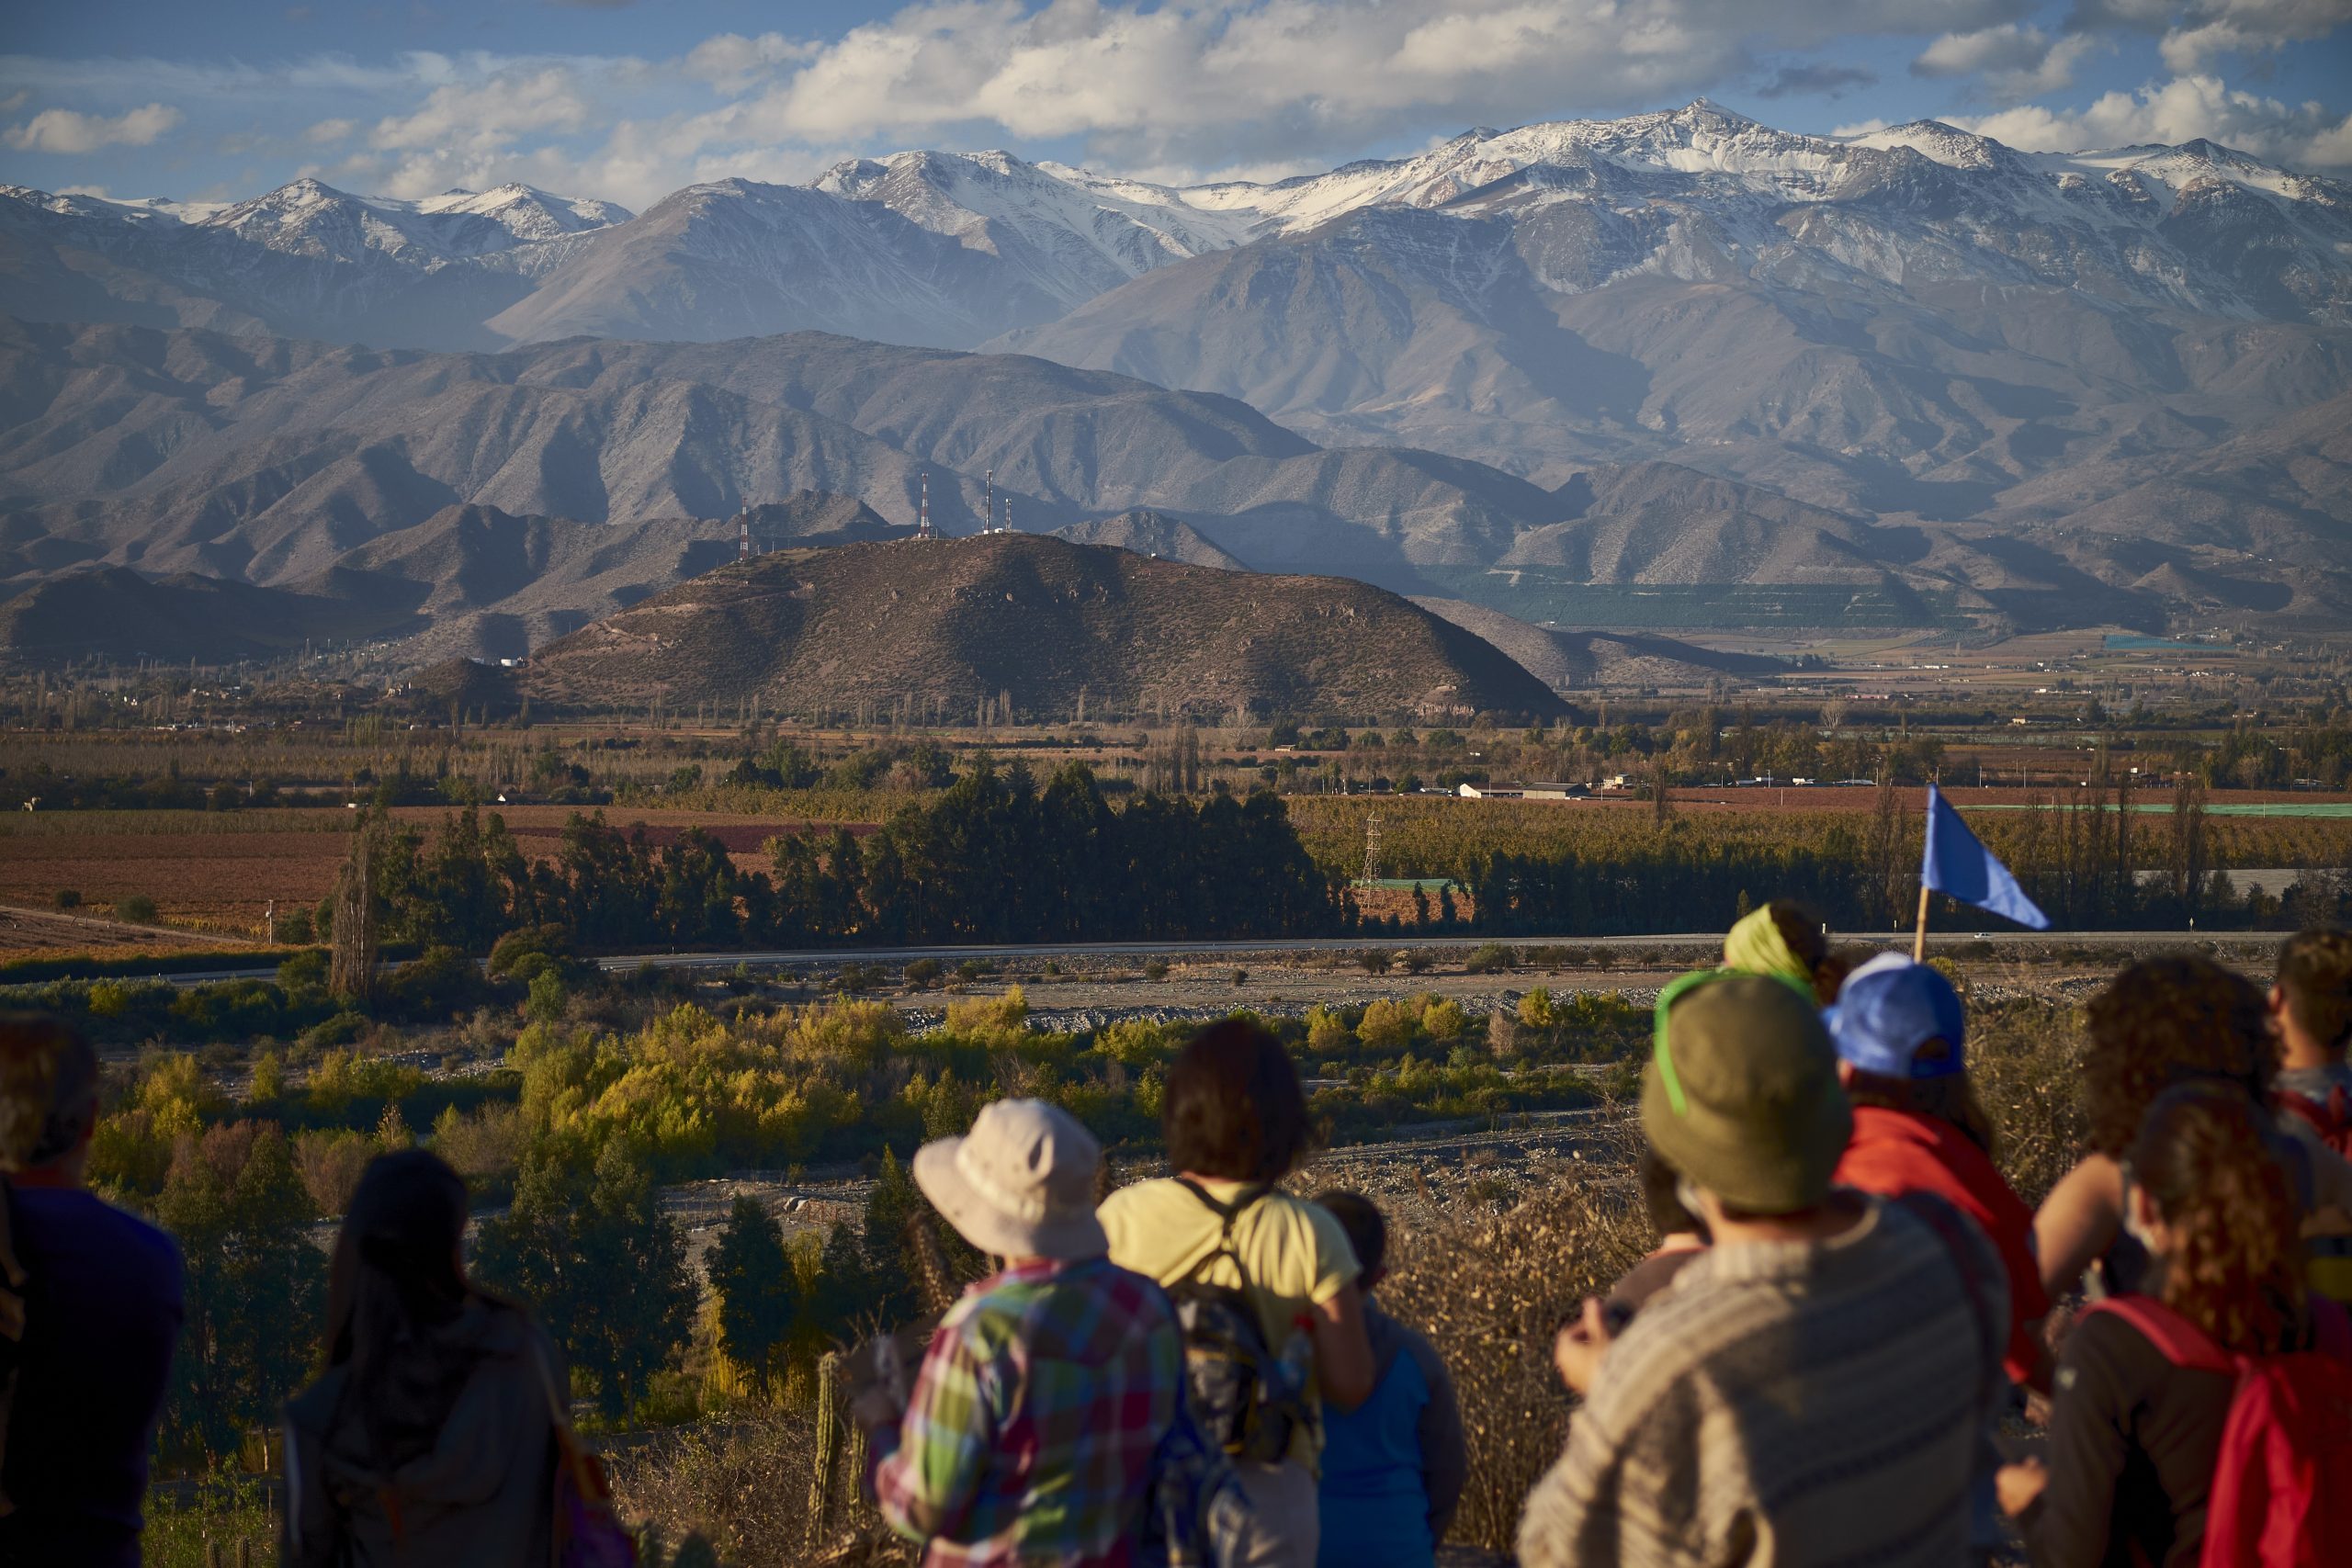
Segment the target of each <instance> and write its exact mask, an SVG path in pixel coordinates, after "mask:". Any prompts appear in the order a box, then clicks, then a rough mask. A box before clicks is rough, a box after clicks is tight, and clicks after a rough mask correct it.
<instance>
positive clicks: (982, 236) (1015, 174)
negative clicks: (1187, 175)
mask: <svg viewBox="0 0 2352 1568" xmlns="http://www.w3.org/2000/svg"><path fill="white" fill-rule="evenodd" d="M815 188H816V189H818V190H820V191H823V192H825V193H826V194H827V195H830V196H837V197H842V198H843V199H845V200H848V201H854V202H873V203H876V204H877V205H879V206H882V207H886V208H888V209H890V210H891V211H893V212H896V213H897V214H899V216H900V217H902V218H904V219H906V220H909V221H910V222H912V223H914V224H916V225H918V226H919V227H921V228H923V229H926V230H928V231H931V232H932V233H934V234H940V235H944V236H945V237H947V238H949V239H952V240H954V241H955V242H956V243H957V244H959V245H961V246H963V247H964V248H966V249H967V250H970V251H976V252H979V253H982V254H987V255H991V256H994V257H996V258H998V260H999V261H1001V263H1003V264H1004V265H1005V267H1006V268H1007V269H1008V270H1009V271H1011V272H1012V274H1013V275H1014V276H1017V277H1018V278H1019V279H1020V280H1021V281H1023V282H1024V283H1026V284H1028V285H1029V286H1030V287H1032V288H1036V289H1038V290H1039V291H1041V292H1042V293H1044V294H1046V295H1047V296H1049V297H1050V298H1052V299H1057V300H1058V301H1060V303H1061V304H1062V305H1063V306H1064V307H1065V308H1067V307H1069V306H1071V305H1076V304H1079V303H1080V302H1082V301H1084V300H1087V299H1092V298H1093V297H1094V296H1095V295H1097V294H1100V293H1102V292H1103V290H1104V289H1106V288H1116V287H1117V286H1118V285H1120V284H1122V283H1125V282H1126V281H1127V280H1128V279H1129V278H1132V277H1138V276H1142V275H1143V274H1145V273H1147V272H1149V271H1151V270H1152V269H1153V268H1154V267H1157V266H1161V265H1166V264H1167V263H1169V262H1171V261H1182V260H1183V259H1184V258H1185V257H1187V256H1194V255H1199V254H1202V253H1203V252H1204V251H1212V250H1222V249H1224V248H1226V247H1227V246H1230V245H1237V244H1239V243H1242V242H1243V241H1244V240H1246V239H1248V238H1249V234H1250V228H1251V222H1250V220H1249V219H1247V218H1243V219H1240V220H1236V219H1234V218H1232V217H1229V216H1227V215H1225V214H1221V213H1216V212H1206V211H1201V210H1197V209H1194V208H1193V207H1192V206H1191V205H1190V204H1188V203H1187V202H1186V200H1185V199H1184V197H1183V195H1182V193H1181V192H1178V191H1175V190H1171V189H1169V188H1168V187H1166V186H1154V185H1148V184H1146V183H1144V182H1142V181H1137V180H1121V179H1112V178H1105V177H1103V176H1102V175H1093V174H1089V173H1088V172H1086V171H1085V170H1083V169H1073V168H1069V167H1068V166H1066V165H1062V164H1031V163H1028V162H1025V161H1024V160H1023V159H1020V158H1016V157H1014V156H1013V155H1012V154H1011V153H1010V152H900V153H898V154H896V155H894V156H892V157H889V158H887V159H884V160H882V161H880V162H876V161H874V160H871V159H854V160H851V161H849V162H846V163H842V164H835V165H834V166H833V167H832V168H831V169H829V170H827V171H826V172H825V173H824V174H823V175H820V176H819V178H818V179H817V180H816V182H815Z"/></svg>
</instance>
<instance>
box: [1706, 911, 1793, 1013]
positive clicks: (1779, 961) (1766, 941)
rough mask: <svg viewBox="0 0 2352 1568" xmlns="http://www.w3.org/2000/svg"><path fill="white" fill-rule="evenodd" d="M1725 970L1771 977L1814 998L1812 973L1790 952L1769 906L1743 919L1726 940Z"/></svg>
mask: <svg viewBox="0 0 2352 1568" xmlns="http://www.w3.org/2000/svg"><path fill="white" fill-rule="evenodd" d="M1724 968H1726V969H1736V970H1738V971H1740V973H1742V974H1744V975H1769V976H1771V977H1772V978H1773V979H1775V980H1785V981H1787V982H1788V983H1789V984H1790V985H1792V986H1794V987H1796V988H1797V989H1798V990H1800V991H1802V992H1804V994H1805V996H1806V997H1808V998H1810V997H1811V996H1812V995H1813V971H1812V970H1810V969H1808V968H1806V967H1805V964H1804V960H1803V959H1801V958H1799V957H1798V956H1797V955H1796V954H1795V953H1792V952H1790V951H1789V943H1788V939H1787V938H1786V937H1783V936H1782V935H1781V928H1780V926H1779V924H1778V923H1776V922H1775V921H1774V920H1773V919H1772V911H1771V908H1770V907H1769V906H1768V907H1766V908H1760V909H1757V910H1755V911H1753V912H1752V913H1749V914H1747V915H1743V916H1741V917H1740V920H1739V923H1738V924H1737V925H1736V926H1734V927H1732V928H1731V932H1730V934H1729V935H1727V936H1725V937H1724Z"/></svg>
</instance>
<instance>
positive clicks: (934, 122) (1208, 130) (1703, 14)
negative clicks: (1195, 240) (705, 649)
mask: <svg viewBox="0 0 2352 1568" xmlns="http://www.w3.org/2000/svg"><path fill="white" fill-rule="evenodd" d="M2030 9H2031V5H2030V0H1933V3H1931V0H1876V3H1870V0H1813V3H1811V4H1801V3H1799V0H1421V3H1419V4H1412V5H1407V4H1396V3H1385V4H1384V3H1381V0H1169V3H1167V4H1164V5H1159V6H1143V5H1140V4H1135V3H1127V0H1120V3H1114V0H1050V3H1049V4H1046V5H1045V6H1043V7H1042V8H1040V9H1036V10H1034V11H1033V10H1031V9H1029V8H1028V6H1025V5H1024V4H1023V3H1021V0H935V3H926V4H920V5H916V6H909V7H907V8H906V9H904V10H901V11H899V12H898V13H897V14H895V15H893V16H891V17H888V18H886V19H882V20H877V21H874V22H871V23H867V24H865V25H864V26H861V27H858V28H852V29H851V30H850V31H849V32H848V33H846V34H844V35H842V37H841V38H839V39H834V40H832V41H831V42H829V43H827V44H825V45H824V46H822V47H821V48H820V49H819V50H817V51H814V52H812V53H811V54H809V58H808V59H807V61H806V62H805V63H804V64H802V65H801V66H800V67H799V68H798V69H797V70H795V71H793V72H791V73H789V74H787V75H786V76H784V77H782V78H781V79H779V80H777V81H775V82H774V83H773V84H771V85H768V86H767V87H766V88H765V89H764V90H763V91H761V92H759V93H758V94H757V95H756V96H752V97H751V98H748V99H746V100H745V101H743V102H742V103H740V104H736V105H730V106H728V107H725V108H723V109H720V110H718V111H716V112H715V113H713V114H712V115H709V116H707V117H702V118H699V119H697V120H695V121H693V122H690V124H689V125H687V126H684V127H682V129H684V130H690V131H691V133H692V134H695V135H697V136H699V137H701V138H703V139H704V140H706V141H707V142H708V143H710V144H712V145H725V144H727V143H728V142H729V141H737V140H741V141H752V142H763V143H773V142H791V141H816V142H832V141H862V142H876V141H886V140H900V141H904V140H917V139H923V138H930V137H937V136H940V135H942V134H943V133H945V132H947V131H949V130H965V129H967V128H969V129H970V130H972V131H973V133H975V134H978V135H980V136H988V135H990V134H995V135H1000V136H1005V137H1011V138H1013V139H1023V138H1035V139H1049V138H1059V137H1077V138H1080V139H1082V140H1084V141H1086V142H1087V143H1088V147H1089V152H1090V155H1091V156H1092V157H1093V158H1095V159H1096V160H1098V161H1107V162H1110V163H1114V164H1119V165H1120V166H1123V167H1127V168H1131V169H1132V168H1136V167H1138V166H1147V165H1152V166H1156V165H1161V164H1171V163H1191V164H1200V163H1204V162H1205V163H1213V164H1222V163H1230V162H1236V161H1250V162H1264V161H1270V160H1275V159H1279V158H1283V157H1288V156H1298V155H1313V154H1317V153H1327V152H1339V153H1345V152H1351V151H1354V150H1356V149H1358V148H1360V147H1361V146H1362V145H1363V144H1364V143H1365V142H1366V141H1374V140H1377V139H1381V138H1385V137H1391V136H1395V135H1398V134H1410V133H1417V132H1419V131H1420V130H1425V129H1426V128H1427V127H1428V125H1429V123H1430V121H1431V120H1432V119H1436V120H1440V121H1442V122H1445V123H1448V124H1450V125H1453V126H1457V127H1459V126H1467V125H1471V124H1482V123H1483V124H1495V123H1510V122H1512V121H1515V120H1522V119H1534V118H1546V117H1550V116H1555V115H1559V114H1563V113H1567V112H1573V111H1576V110H1582V111H1586V112H1593V111H1606V110H1609V109H1612V108H1626V107H1635V106H1638V105H1644V104H1652V103H1657V102H1659V101H1665V100H1671V99H1672V98H1675V97H1678V96H1683V95H1686V94H1696V93H1699V92H1702V91H1704V90H1706V89H1707V88H1709V87H1711V86H1715V85H1719V84H1720V83H1722V82H1723V81H1724V80H1725V79H1727V78H1731V77H1735V76H1737V75H1741V74H1744V73H1747V70H1748V69H1749V68H1750V66H1751V65H1752V63H1753V56H1754V52H1755V51H1756V50H1757V49H1758V47H1760V46H1763V45H1767V44H1769V45H1770V46H1771V47H1774V48H1791V47H1804V46H1807V45H1809V44H1811V43H1814V42H1817V41H1820V40H1821V39H1826V38H1830V37H1838V36H1846V35H1851V34H1854V33H1882V32H1902V31H1906V30H1910V31H1916V30H1919V29H1922V28H1927V27H1929V26H1933V25H1935V22H1934V20H1930V18H1934V19H1937V20H1943V21H1947V22H1951V23H1962V24H1968V25H1973V26H1975V25H1981V26H1992V25H1996V24H1997V23H1999V22H2001V21H2003V20H2014V19H2015V18H2016V17H2018V16H2020V15H2021V14H2023V13H2025V12H2027V11H2029V10H2030Z"/></svg>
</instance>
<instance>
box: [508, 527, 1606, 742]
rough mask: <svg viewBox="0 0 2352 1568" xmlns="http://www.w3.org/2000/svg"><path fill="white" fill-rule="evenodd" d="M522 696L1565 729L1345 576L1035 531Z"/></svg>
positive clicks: (550, 665) (904, 560)
mask: <svg viewBox="0 0 2352 1568" xmlns="http://www.w3.org/2000/svg"><path fill="white" fill-rule="evenodd" d="M521 686H522V690H523V691H524V692H526V693H527V694H529V695H531V696H532V697H533V698H535V699H537V700H541V701H547V702H556V703H565V704H577V705H587V706H603V705H615V704H636V703H640V702H645V701H649V700H651V699H654V698H657V697H658V698H661V699H662V700H665V701H668V702H671V703H682V702H695V701H704V700H712V699H716V700H721V701H726V700H733V699H737V698H741V697H744V696H750V695H753V694H757V695H759V696H760V697H761V698H762V699H763V701H764V702H766V703H768V704H770V705H773V706H775V707H779V708H782V709H785V710H786V711H803V710H829V709H830V710H839V709H843V708H848V707H852V706H855V705H860V704H874V705H878V706H880V707H883V708H888V707H889V706H890V705H894V704H896V703H898V702H899V701H901V700H905V701H907V702H909V703H910V705H911V707H912V711H913V712H914V713H916V714H920V715H923V716H929V715H930V714H931V713H933V712H934V711H935V712H941V713H960V712H964V711H967V710H969V709H971V708H972V707H974V706H975V705H977V704H979V703H981V702H984V701H987V700H989V699H992V698H994V697H996V696H997V695H998V694H1000V693H1001V694H1008V695H1009V696H1010V697H1011V699H1012V709H1013V711H1014V712H1015V713H1017V714H1022V715H1032V716H1059V715H1063V714H1074V713H1075V712H1076V711H1077V708H1078V705H1079V702H1080V696H1081V694H1083V697H1084V701H1085V705H1086V709H1087V711H1088V712H1089V713H1091V714H1103V715H1104V716H1113V715H1120V714H1136V713H1145V712H1154V713H1157V712H1162V711H1165V712H1168V713H1171V714H1172V713H1182V712H1188V711H1189V712H1192V713H1195V714H1201V715H1224V714H1228V713H1231V712H1233V711H1234V710H1236V709H1237V708H1238V709H1242V710H1245V711H1254V712H1258V713H1273V712H1320V711H1340V712H1349V713H1374V712H1400V711H1405V712H1417V713H1421V712H1426V713H1467V712H1474V711H1479V710H1495V711H1503V712H1512V713H1524V714H1556V713H1558V712H1560V711H1561V710H1562V704H1561V703H1560V700H1559V699H1558V698H1557V697H1556V696H1555V695H1553V694H1552V692H1551V691H1550V690H1549V689H1548V688H1547V687H1545V686H1544V683H1543V682H1540V681H1538V680H1536V679H1535V678H1534V677H1533V676H1532V675H1530V674H1528V673H1527V671H1524V670H1522V669H1521V668H1520V667H1519V666H1518V665H1516V664H1513V663H1512V662H1511V661H1510V660H1509V659H1508V658H1506V657H1504V656H1503V655H1502V654H1501V653H1500V652H1498V651H1497V650H1496V649H1494V648H1492V647H1490V646H1489V645H1487V643H1485V642H1482V641H1480V640H1479V639H1478V638H1477V637H1474V636H1472V635H1471V634H1470V633H1468V632H1465V631H1464V630H1462V629H1461V628H1460V627H1458V626H1454V625H1453V624H1452V623H1450V622H1448V621H1445V620H1443V619H1442V618H1440V617H1438V616H1436V615H1430V614H1429V613H1428V612H1427V611H1425V610H1422V609H1419V608H1418V607H1416V606H1415V605H1413V604H1410V603H1408V601H1406V600H1404V599H1401V598H1398V597H1397V595H1395V594H1393V593H1389V592H1385V591H1383V590H1380V589H1377V588H1373V587H1370V586H1368V585H1366V584H1364V583H1361V582H1355V581H1349V580H1346V579H1341V578H1327V577H1274V576H1260V575H1255V574H1253V575H1250V576H1247V577H1237V576H1236V575H1235V574H1233V573H1231V572H1227V571H1220V570H1215V569H1212V568H1206V567H1196V566H1187V565H1183V564H1181V563H1178V562H1175V561H1168V560H1154V559H1151V558H1148V557H1146V556H1139V555H1136V554H1135V553H1133V552H1132V551H1127V550H1117V549H1104V548H1099V547H1090V546H1085V545H1076V544H1071V543H1069V542H1068V541H1065V540H1061V539H1056V538H1051V537H1046V536H1036V535H1021V534H989V535H983V536H978V537H974V538H966V539H945V540H940V541H938V542H936V543H931V544H919V543H914V542H906V543H893V544H884V545H844V546H841V547H837V548H833V549H823V550H788V551H783V552H779V553H777V554H775V555H770V556H763V557H760V558H756V559H754V560H752V561H749V562H745V563H742V564H741V565H735V566H728V567H723V568H721V569H720V570H717V571H714V572H712V573H710V574H709V575H708V576H707V577H701V578H697V579H695V581H692V582H688V583H685V584H683V585H682V586H680V587H677V588H674V589H672V590H670V591H669V592H666V593H661V594H657V595H655V596H654V597H652V598H650V599H649V600H647V601H645V603H643V604H639V605H637V606H635V607H634V608H632V609H628V610H625V611H623V612H621V613H620V614H618V615H613V616H611V617H609V618H608V619H605V620H603V621H600V622H598V623H597V624H595V625H594V626H589V627H587V628H585V629H583V630H582V631H579V632H575V633H574V634H572V635H571V636H570V637H564V638H562V639H561V640H560V641H558V642H556V643H554V644H552V645H550V646H549V647H548V648H546V649H542V650H540V652H539V653H538V654H537V656H535V657H534V659H533V660H532V662H531V668H530V669H529V670H528V671H526V673H525V674H524V675H523V677H522V681H521Z"/></svg>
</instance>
